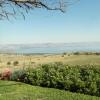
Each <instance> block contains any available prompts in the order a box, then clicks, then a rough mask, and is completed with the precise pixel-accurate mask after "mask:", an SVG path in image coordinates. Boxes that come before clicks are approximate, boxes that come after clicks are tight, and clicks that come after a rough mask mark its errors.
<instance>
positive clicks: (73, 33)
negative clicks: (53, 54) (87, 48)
mask: <svg viewBox="0 0 100 100" xmlns="http://www.w3.org/2000/svg"><path fill="white" fill-rule="evenodd" d="M94 41H97V42H98V41H100V0H80V2H78V3H76V4H74V5H73V6H70V7H68V9H67V11H66V13H61V12H54V11H47V10H45V9H34V10H33V11H30V13H29V14H26V19H25V20H24V19H23V18H22V17H18V18H17V19H16V20H15V19H13V18H10V21H8V20H1V21H0V44H16V43H17V44H20V43H48V42H52V43H59V42H64V43H67V42H94Z"/></svg>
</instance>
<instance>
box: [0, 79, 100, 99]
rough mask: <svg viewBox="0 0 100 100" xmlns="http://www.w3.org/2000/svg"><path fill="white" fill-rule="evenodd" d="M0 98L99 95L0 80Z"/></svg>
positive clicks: (55, 97)
mask: <svg viewBox="0 0 100 100" xmlns="http://www.w3.org/2000/svg"><path fill="white" fill-rule="evenodd" d="M0 100H100V98H99V97H94V96H88V95H83V94H77V93H71V92H65V91H62V90H58V89H48V88H42V87H37V86H31V85H27V84H23V83H18V82H10V81H0Z"/></svg>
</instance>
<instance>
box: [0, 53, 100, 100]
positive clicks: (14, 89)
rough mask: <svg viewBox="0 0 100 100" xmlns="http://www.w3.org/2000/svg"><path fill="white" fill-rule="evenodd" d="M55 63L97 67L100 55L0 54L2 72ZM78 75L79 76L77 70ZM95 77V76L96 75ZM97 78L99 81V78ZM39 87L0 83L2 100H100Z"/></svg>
mask: <svg viewBox="0 0 100 100" xmlns="http://www.w3.org/2000/svg"><path fill="white" fill-rule="evenodd" d="M54 62H58V64H60V63H59V62H62V63H63V64H68V65H69V66H70V65H71V66H75V65H82V66H83V65H94V66H95V65H100V55H97V54H72V53H71V54H64V53H63V54H27V55H21V54H20V55H18V54H0V72H2V71H4V70H5V69H6V68H9V69H11V71H15V70H18V69H25V68H27V67H29V68H30V67H32V68H36V67H37V66H38V65H39V64H49V63H54ZM98 67H99V66H98ZM73 68H75V67H73ZM93 68H94V67H93ZM51 71H52V70H51ZM51 71H50V72H51ZM72 71H73V70H72ZM55 72H57V71H55ZM64 72H65V71H64ZM91 72H93V71H91ZM39 73H40V72H39ZM45 73H46V72H45ZM47 73H48V72H47ZM53 73H54V70H53ZM72 73H73V72H72ZM98 73H99V72H98ZM19 74H20V73H19ZM76 74H77V70H76ZM76 74H75V75H76ZM92 74H93V73H92ZM92 74H91V73H90V74H89V75H90V76H91V77H90V78H91V79H92ZM39 75H40V76H38V77H39V78H40V77H41V75H42V74H39ZM66 75H67V74H66ZM93 75H95V73H94V74H93ZM96 75H97V74H96ZM98 75H99V74H98ZM60 76H61V75H60ZM73 76H74V75H73ZM30 77H31V74H30ZM32 77H33V76H32ZM45 77H46V76H45ZM16 78H17V77H16ZM55 78H56V77H55ZM96 78H98V79H99V76H98V77H96ZM51 79H52V78H51ZM33 80H34V79H33ZM15 81H16V80H15ZM45 81H47V80H45ZM87 81H88V80H87ZM38 82H39V80H38ZM89 82H90V81H89ZM76 83H77V82H76ZM90 83H91V82H90ZM80 84H81V83H80ZM80 84H79V85H80ZM91 84H92V83H91ZM81 85H82V84H81ZM39 86H40V85H39ZM39 86H32V85H28V84H24V83H20V82H12V81H0V100H100V97H96V96H90V95H84V94H80V93H72V92H68V91H64V90H59V89H52V88H43V87H39ZM91 86H94V85H91ZM95 86H96V85H95ZM98 86H99V85H98ZM93 89H97V88H96V87H94V88H93ZM81 93H82V92H81ZM83 93H84V92H83Z"/></svg>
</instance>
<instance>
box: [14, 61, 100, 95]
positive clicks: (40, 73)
mask: <svg viewBox="0 0 100 100" xmlns="http://www.w3.org/2000/svg"><path fill="white" fill-rule="evenodd" d="M15 76H16V78H15V79H17V77H18V79H20V81H23V82H25V83H28V84H32V85H38V86H42V87H49V88H58V89H63V90H68V91H72V92H79V93H84V94H89V95H96V96H100V66H97V65H96V66H95V65H93V66H92V65H86V66H85V65H84V66H69V65H65V64H63V63H59V62H56V63H52V64H43V65H40V67H38V68H35V69H27V70H26V71H25V72H24V74H23V72H21V73H20V72H17V75H16V74H15ZM20 76H24V77H21V78H20Z"/></svg>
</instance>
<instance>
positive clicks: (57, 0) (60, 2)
mask: <svg viewBox="0 0 100 100" xmlns="http://www.w3.org/2000/svg"><path fill="white" fill-rule="evenodd" d="M76 1H78V0H1V1H0V19H5V18H7V19H9V16H13V17H15V16H16V15H17V14H21V15H23V17H24V18H25V16H24V13H25V12H26V13H28V12H29V10H33V9H34V8H45V9H47V10H56V11H57V10H58V11H61V12H65V8H66V7H67V6H69V5H71V4H73V3H75V2H76ZM8 8H9V9H8Z"/></svg>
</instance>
